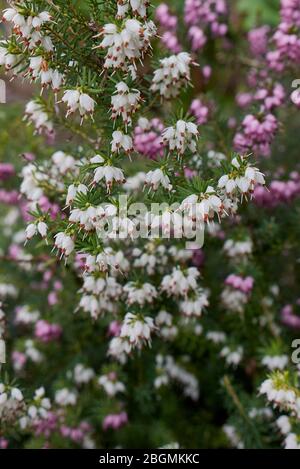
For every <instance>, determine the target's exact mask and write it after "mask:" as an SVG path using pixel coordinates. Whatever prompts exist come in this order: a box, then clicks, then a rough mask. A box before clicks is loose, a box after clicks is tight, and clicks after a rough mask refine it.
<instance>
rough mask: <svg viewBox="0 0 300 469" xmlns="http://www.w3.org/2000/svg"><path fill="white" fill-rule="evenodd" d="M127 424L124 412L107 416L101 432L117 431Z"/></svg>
mask: <svg viewBox="0 0 300 469" xmlns="http://www.w3.org/2000/svg"><path fill="white" fill-rule="evenodd" d="M127 423H128V417H127V413H126V412H121V413H120V414H109V415H107V416H106V417H105V418H104V420H103V423H102V428H103V430H105V431H106V430H108V429H110V428H111V429H113V430H118V429H119V428H121V427H123V426H124V425H126V424H127Z"/></svg>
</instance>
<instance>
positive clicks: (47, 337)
mask: <svg viewBox="0 0 300 469" xmlns="http://www.w3.org/2000/svg"><path fill="white" fill-rule="evenodd" d="M61 334H62V328H61V326H60V325H59V324H50V323H49V322H47V321H45V320H43V319H41V320H39V321H38V322H37V323H36V325H35V337H36V338H37V339H39V340H41V341H42V342H52V341H55V340H57V339H59V338H60V336H61Z"/></svg>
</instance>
